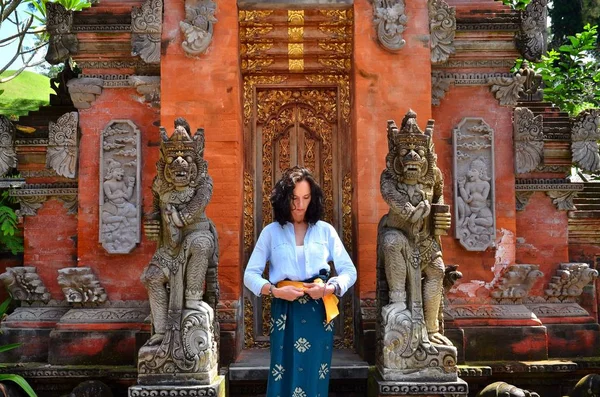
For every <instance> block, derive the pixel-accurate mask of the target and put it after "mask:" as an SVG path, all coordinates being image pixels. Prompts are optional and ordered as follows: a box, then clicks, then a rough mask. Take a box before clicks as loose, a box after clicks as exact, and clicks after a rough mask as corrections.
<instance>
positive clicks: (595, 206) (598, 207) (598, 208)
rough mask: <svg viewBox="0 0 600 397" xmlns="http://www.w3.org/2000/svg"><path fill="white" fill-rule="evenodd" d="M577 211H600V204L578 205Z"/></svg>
mask: <svg viewBox="0 0 600 397" xmlns="http://www.w3.org/2000/svg"><path fill="white" fill-rule="evenodd" d="M575 207H576V208H577V211H590V210H591V211H600V204H596V203H589V202H588V203H576V204H575Z"/></svg>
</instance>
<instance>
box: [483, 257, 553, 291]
mask: <svg viewBox="0 0 600 397" xmlns="http://www.w3.org/2000/svg"><path fill="white" fill-rule="evenodd" d="M539 268H540V267H539V266H538V265H521V264H519V265H512V266H510V267H509V268H508V269H506V271H505V272H504V273H503V274H502V277H501V278H500V280H499V281H498V283H497V284H496V285H495V286H494V289H493V290H492V291H491V293H490V295H491V296H492V298H496V299H505V298H508V299H522V298H524V297H526V296H527V295H528V294H529V291H530V290H531V287H533V284H535V282H536V281H537V280H538V279H539V278H541V277H542V276H543V275H544V274H543V273H542V272H541V271H540V270H539Z"/></svg>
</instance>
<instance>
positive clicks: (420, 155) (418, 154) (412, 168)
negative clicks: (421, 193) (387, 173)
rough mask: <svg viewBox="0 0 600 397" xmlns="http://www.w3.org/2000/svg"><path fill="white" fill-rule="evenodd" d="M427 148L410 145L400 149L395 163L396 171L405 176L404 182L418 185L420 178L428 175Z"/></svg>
mask: <svg viewBox="0 0 600 397" xmlns="http://www.w3.org/2000/svg"><path fill="white" fill-rule="evenodd" d="M428 165H429V164H428V161H427V147H425V146H422V145H418V144H410V145H405V146H404V145H403V146H401V147H400V148H399V150H398V154H397V155H396V159H395V161H394V170H395V171H396V173H398V174H399V175H402V176H403V182H404V183H408V184H414V183H417V182H418V180H419V178H420V177H423V176H425V175H426V174H427V167H428Z"/></svg>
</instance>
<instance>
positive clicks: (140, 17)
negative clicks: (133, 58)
mask: <svg viewBox="0 0 600 397" xmlns="http://www.w3.org/2000/svg"><path fill="white" fill-rule="evenodd" d="M162 14H163V1H162V0H146V1H145V2H144V3H143V4H142V5H141V6H140V7H133V8H132V10H131V55H139V56H140V58H142V59H143V60H144V62H146V63H160V34H161V31H162Z"/></svg>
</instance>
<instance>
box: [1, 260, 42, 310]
mask: <svg viewBox="0 0 600 397" xmlns="http://www.w3.org/2000/svg"><path fill="white" fill-rule="evenodd" d="M0 280H2V282H3V283H4V286H5V287H6V290H7V291H8V292H10V295H11V296H12V297H13V298H14V299H16V300H20V301H25V302H29V303H32V302H43V303H48V301H49V300H50V292H48V290H47V289H46V286H44V282H43V281H42V279H41V278H40V276H38V274H37V269H36V268H35V267H33V266H23V267H7V268H6V272H4V273H2V274H0Z"/></svg>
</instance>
